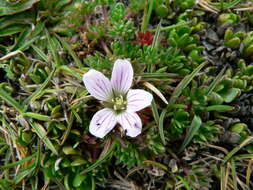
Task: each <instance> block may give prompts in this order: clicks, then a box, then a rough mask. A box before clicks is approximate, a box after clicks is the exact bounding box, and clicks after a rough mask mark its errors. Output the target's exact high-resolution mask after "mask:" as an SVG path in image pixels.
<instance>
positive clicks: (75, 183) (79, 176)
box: [73, 174, 87, 187]
mask: <svg viewBox="0 0 253 190" xmlns="http://www.w3.org/2000/svg"><path fill="white" fill-rule="evenodd" d="M86 177H87V175H82V174H76V176H75V178H74V181H73V186H74V187H79V186H80V185H81V184H82V182H83V181H84V180H85V178H86Z"/></svg>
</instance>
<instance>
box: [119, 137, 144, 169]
mask: <svg viewBox="0 0 253 190" xmlns="http://www.w3.org/2000/svg"><path fill="white" fill-rule="evenodd" d="M125 143H126V144H124V145H122V146H118V147H117V149H116V151H115V153H114V156H115V158H116V164H117V165H119V164H121V165H123V166H124V167H127V168H128V169H130V168H133V167H135V166H138V165H140V164H141V163H142V162H143V161H144V160H147V155H146V154H145V152H144V151H143V150H141V149H140V146H139V145H138V144H134V143H130V142H125Z"/></svg>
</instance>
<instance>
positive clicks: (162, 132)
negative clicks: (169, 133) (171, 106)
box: [159, 109, 167, 145]
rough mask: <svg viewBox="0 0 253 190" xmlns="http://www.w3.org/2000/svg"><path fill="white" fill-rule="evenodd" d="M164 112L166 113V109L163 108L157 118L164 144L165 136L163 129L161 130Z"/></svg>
mask: <svg viewBox="0 0 253 190" xmlns="http://www.w3.org/2000/svg"><path fill="white" fill-rule="evenodd" d="M166 113H167V110H166V109H164V110H163V111H162V113H161V115H160V118H159V134H160V137H161V140H162V142H163V144H164V145H165V144H166V141H165V136H164V131H163V121H164V118H165V115H166Z"/></svg>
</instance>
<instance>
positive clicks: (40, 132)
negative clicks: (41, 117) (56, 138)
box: [30, 122, 58, 155]
mask: <svg viewBox="0 0 253 190" xmlns="http://www.w3.org/2000/svg"><path fill="white" fill-rule="evenodd" d="M30 125H31V126H32V128H33V129H34V130H35V132H36V134H37V135H38V136H39V137H40V139H41V140H42V141H43V142H44V143H45V145H46V146H47V148H49V149H50V150H51V151H52V152H53V153H54V154H56V155H58V152H57V150H56V149H55V147H54V145H53V143H52V142H51V141H50V139H49V138H48V137H47V132H46V130H45V129H44V128H43V127H42V126H41V125H40V124H38V123H33V122H30Z"/></svg>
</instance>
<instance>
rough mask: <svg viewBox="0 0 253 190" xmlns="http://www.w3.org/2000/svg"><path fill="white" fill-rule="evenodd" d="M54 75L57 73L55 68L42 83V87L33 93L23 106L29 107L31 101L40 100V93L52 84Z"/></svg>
mask: <svg viewBox="0 0 253 190" xmlns="http://www.w3.org/2000/svg"><path fill="white" fill-rule="evenodd" d="M54 73H55V68H54V69H53V70H52V72H51V73H50V74H49V75H48V77H47V79H46V80H45V81H44V82H43V83H42V85H41V86H40V87H39V88H38V89H37V90H36V91H35V92H34V93H32V94H31V95H30V96H29V97H28V98H27V99H25V101H24V103H23V105H27V104H28V102H29V101H35V100H36V99H37V98H38V95H40V93H41V92H42V90H43V89H44V88H45V87H46V86H47V84H48V83H49V82H50V80H51V78H52V77H53V75H54Z"/></svg>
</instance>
